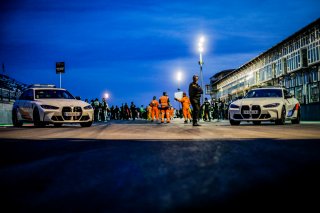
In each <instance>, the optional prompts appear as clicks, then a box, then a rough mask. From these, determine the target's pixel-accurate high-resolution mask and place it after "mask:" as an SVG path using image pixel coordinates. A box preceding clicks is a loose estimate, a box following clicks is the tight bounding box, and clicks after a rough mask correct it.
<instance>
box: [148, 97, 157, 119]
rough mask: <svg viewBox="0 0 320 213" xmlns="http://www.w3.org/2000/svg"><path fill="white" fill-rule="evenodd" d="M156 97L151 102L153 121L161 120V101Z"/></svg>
mask: <svg viewBox="0 0 320 213" xmlns="http://www.w3.org/2000/svg"><path fill="white" fill-rule="evenodd" d="M156 99H157V97H156V96H153V100H152V101H151V102H150V104H149V106H150V107H151V122H153V120H154V119H156V120H159V110H158V107H159V102H158V101H157V100H156Z"/></svg>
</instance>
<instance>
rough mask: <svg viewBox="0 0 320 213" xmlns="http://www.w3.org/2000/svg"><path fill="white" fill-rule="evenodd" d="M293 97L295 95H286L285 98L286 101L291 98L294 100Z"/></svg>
mask: <svg viewBox="0 0 320 213" xmlns="http://www.w3.org/2000/svg"><path fill="white" fill-rule="evenodd" d="M292 97H293V95H292V94H289V95H286V96H285V97H284V98H285V99H289V98H292Z"/></svg>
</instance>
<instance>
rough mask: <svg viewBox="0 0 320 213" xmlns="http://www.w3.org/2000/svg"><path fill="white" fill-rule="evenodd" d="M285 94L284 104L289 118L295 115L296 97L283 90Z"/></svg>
mask: <svg viewBox="0 0 320 213" xmlns="http://www.w3.org/2000/svg"><path fill="white" fill-rule="evenodd" d="M283 93H284V103H285V106H286V112H287V117H291V116H292V114H293V109H294V108H295V100H294V96H293V95H292V94H290V93H289V92H288V90H283Z"/></svg>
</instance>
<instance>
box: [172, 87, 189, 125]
mask: <svg viewBox="0 0 320 213" xmlns="http://www.w3.org/2000/svg"><path fill="white" fill-rule="evenodd" d="M175 100H177V101H179V102H181V103H182V112H183V118H184V123H188V119H189V120H190V121H191V115H190V111H189V108H190V105H191V103H190V99H189V98H188V97H187V93H185V92H183V97H182V98H181V99H178V98H175Z"/></svg>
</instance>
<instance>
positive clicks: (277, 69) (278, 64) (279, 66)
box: [275, 59, 283, 77]
mask: <svg viewBox="0 0 320 213" xmlns="http://www.w3.org/2000/svg"><path fill="white" fill-rule="evenodd" d="M275 72H276V76H277V77H278V76H280V75H282V74H283V69H282V63H281V59H279V60H277V61H276V65H275Z"/></svg>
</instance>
